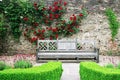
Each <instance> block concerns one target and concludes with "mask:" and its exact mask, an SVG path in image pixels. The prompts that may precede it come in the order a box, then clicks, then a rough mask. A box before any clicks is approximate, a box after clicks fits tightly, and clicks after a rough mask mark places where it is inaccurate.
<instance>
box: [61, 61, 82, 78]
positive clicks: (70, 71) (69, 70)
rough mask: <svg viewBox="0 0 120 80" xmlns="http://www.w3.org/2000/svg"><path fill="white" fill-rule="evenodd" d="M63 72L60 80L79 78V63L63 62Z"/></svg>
mask: <svg viewBox="0 0 120 80" xmlns="http://www.w3.org/2000/svg"><path fill="white" fill-rule="evenodd" d="M62 67H63V74H62V77H61V80H80V77H79V63H63V65H62Z"/></svg>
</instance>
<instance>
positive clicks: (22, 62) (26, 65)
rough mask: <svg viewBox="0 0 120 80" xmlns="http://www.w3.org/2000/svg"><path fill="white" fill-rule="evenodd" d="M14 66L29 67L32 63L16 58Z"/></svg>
mask: <svg viewBox="0 0 120 80" xmlns="http://www.w3.org/2000/svg"><path fill="white" fill-rule="evenodd" d="M14 67H15V68H30V67H32V64H31V63H30V62H29V61H26V60H18V61H17V62H15V64H14Z"/></svg>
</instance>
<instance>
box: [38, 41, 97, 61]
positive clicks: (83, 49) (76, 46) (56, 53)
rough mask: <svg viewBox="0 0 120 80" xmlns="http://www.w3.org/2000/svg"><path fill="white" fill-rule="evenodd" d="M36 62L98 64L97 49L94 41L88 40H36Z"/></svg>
mask: <svg viewBox="0 0 120 80" xmlns="http://www.w3.org/2000/svg"><path fill="white" fill-rule="evenodd" d="M36 60H37V62H46V61H49V60H59V61H62V62H69V61H70V62H72V61H74V62H79V61H81V60H94V61H96V62H99V49H97V48H96V46H95V41H88V40H84V41H83V40H81V41H80V40H38V45H37V53H36Z"/></svg>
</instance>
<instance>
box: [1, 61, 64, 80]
mask: <svg viewBox="0 0 120 80" xmlns="http://www.w3.org/2000/svg"><path fill="white" fill-rule="evenodd" d="M62 71H63V70H62V63H60V62H48V63H46V64H43V65H41V66H37V67H33V68H27V69H7V70H3V71H0V80H60V78H61V75H62Z"/></svg>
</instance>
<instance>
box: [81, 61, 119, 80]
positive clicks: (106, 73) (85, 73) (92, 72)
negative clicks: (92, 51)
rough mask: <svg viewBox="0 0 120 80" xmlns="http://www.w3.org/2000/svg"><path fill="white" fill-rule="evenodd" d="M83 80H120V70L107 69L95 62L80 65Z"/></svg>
mask: <svg viewBox="0 0 120 80" xmlns="http://www.w3.org/2000/svg"><path fill="white" fill-rule="evenodd" d="M80 77H81V80H120V69H111V68H105V67H102V66H100V65H98V64H97V63H95V62H81V63H80Z"/></svg>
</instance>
